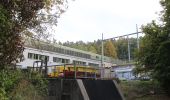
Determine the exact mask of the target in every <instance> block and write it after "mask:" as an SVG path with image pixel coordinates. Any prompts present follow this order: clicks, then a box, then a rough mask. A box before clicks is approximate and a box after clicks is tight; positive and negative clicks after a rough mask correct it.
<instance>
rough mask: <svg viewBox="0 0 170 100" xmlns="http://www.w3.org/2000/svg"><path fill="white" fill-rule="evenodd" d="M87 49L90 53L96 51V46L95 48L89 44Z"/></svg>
mask: <svg viewBox="0 0 170 100" xmlns="http://www.w3.org/2000/svg"><path fill="white" fill-rule="evenodd" d="M88 51H89V52H92V53H97V51H96V48H95V47H94V46H93V45H90V46H89V47H88Z"/></svg>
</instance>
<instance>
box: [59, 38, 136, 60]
mask: <svg viewBox="0 0 170 100" xmlns="http://www.w3.org/2000/svg"><path fill="white" fill-rule="evenodd" d="M129 41H130V51H131V54H130V56H131V59H132V60H134V59H135V54H136V48H137V42H136V41H137V40H136V38H129ZM101 43H102V41H101V40H97V41H94V42H87V43H85V42H83V41H77V42H75V43H74V42H69V41H67V42H64V43H61V42H58V44H60V45H64V46H68V47H71V48H76V49H81V50H85V51H89V52H93V53H97V54H101ZM104 55H106V56H109V57H112V58H118V59H121V60H127V59H128V41H127V39H126V38H120V39H118V40H109V41H104Z"/></svg>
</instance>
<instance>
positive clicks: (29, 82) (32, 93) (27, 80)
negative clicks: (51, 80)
mask: <svg viewBox="0 0 170 100" xmlns="http://www.w3.org/2000/svg"><path fill="white" fill-rule="evenodd" d="M29 76H31V77H29ZM0 80H1V81H0V99H1V100H6V99H7V100H8V99H12V100H23V99H24V100H31V98H30V97H33V98H37V99H38V100H42V98H43V97H45V96H46V95H47V94H48V91H47V83H48V82H47V80H45V79H43V78H42V75H41V74H38V73H28V72H22V71H21V70H1V72H0Z"/></svg>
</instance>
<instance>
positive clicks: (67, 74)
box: [47, 64, 100, 79]
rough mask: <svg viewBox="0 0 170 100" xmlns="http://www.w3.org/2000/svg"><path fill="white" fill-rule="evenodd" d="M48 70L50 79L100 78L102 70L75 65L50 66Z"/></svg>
mask: <svg viewBox="0 0 170 100" xmlns="http://www.w3.org/2000/svg"><path fill="white" fill-rule="evenodd" d="M47 70H48V71H47V75H48V77H49V78H81V79H83V78H86V79H87V78H88V79H97V78H100V70H99V69H98V68H95V67H91V66H83V65H73V64H65V65H53V66H48V68H47Z"/></svg>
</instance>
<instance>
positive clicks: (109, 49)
mask: <svg viewBox="0 0 170 100" xmlns="http://www.w3.org/2000/svg"><path fill="white" fill-rule="evenodd" d="M104 55H105V56H108V57H112V58H117V52H116V48H115V46H114V45H113V43H112V41H111V40H109V41H106V43H105V45H104Z"/></svg>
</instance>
